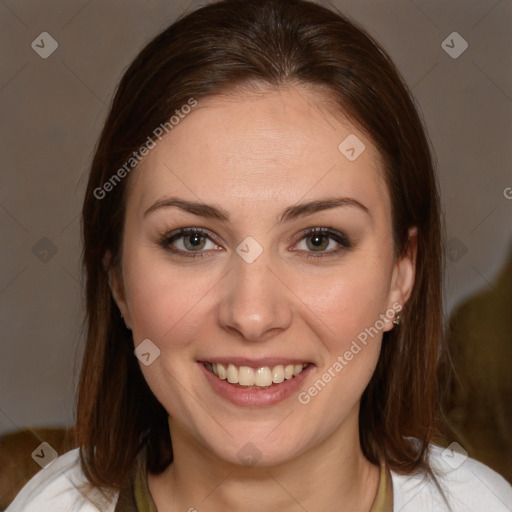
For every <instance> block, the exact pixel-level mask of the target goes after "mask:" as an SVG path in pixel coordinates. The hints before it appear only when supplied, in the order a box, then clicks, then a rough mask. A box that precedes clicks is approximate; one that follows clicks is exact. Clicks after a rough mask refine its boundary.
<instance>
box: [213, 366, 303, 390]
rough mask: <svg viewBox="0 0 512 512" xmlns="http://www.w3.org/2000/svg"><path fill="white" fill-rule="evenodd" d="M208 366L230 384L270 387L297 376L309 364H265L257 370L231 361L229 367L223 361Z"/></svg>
mask: <svg viewBox="0 0 512 512" xmlns="http://www.w3.org/2000/svg"><path fill="white" fill-rule="evenodd" d="M206 366H207V368H209V369H210V370H211V372H212V373H213V374H214V375H216V376H217V377H219V379H222V380H227V381H228V382H229V383H230V384H239V385H240V386H258V387H268V386H271V385H272V384H280V383H281V382H283V381H284V380H290V379H292V378H293V377H297V376H298V375H300V374H301V373H302V371H303V370H304V368H306V366H307V364H296V365H293V364H288V365H286V366H285V365H282V364H278V365H277V366H274V367H273V368H269V367H268V366H263V367H261V368H258V369H257V370H254V369H253V368H251V367H249V366H240V367H237V366H235V365H234V364H231V363H230V364H228V365H227V368H226V366H225V365H223V364H221V363H208V364H207V365H206Z"/></svg>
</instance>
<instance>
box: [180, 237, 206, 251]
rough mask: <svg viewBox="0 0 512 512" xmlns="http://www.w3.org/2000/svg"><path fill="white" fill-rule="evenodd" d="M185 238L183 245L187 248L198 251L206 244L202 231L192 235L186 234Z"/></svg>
mask: <svg viewBox="0 0 512 512" xmlns="http://www.w3.org/2000/svg"><path fill="white" fill-rule="evenodd" d="M182 238H183V245H184V246H185V248H186V249H187V250H190V251H196V250H201V249H203V248H204V246H205V244H206V238H205V237H204V236H203V235H201V234H200V233H194V234H191V235H185V236H183V237H182Z"/></svg>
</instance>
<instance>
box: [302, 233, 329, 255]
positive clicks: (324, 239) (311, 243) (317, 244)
mask: <svg viewBox="0 0 512 512" xmlns="http://www.w3.org/2000/svg"><path fill="white" fill-rule="evenodd" d="M306 240H307V241H306V245H307V246H308V249H311V250H312V251H323V250H324V249H326V248H327V247H328V246H329V237H328V236H326V235H324V234H320V235H318V234H315V235H310V236H308V237H307V238H306Z"/></svg>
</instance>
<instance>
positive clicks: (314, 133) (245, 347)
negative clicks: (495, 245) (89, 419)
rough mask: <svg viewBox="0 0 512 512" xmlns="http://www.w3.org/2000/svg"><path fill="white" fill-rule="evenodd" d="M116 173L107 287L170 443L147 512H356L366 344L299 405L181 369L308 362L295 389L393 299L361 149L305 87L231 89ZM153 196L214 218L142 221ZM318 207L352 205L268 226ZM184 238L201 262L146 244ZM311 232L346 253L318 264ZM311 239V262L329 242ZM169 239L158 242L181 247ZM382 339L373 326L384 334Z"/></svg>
mask: <svg viewBox="0 0 512 512" xmlns="http://www.w3.org/2000/svg"><path fill="white" fill-rule="evenodd" d="M350 134H356V136H357V137H358V138H359V139H360V140H361V141H363V142H364V144H365V147H366V149H365V150H364V151H363V153H362V154H361V155H360V156H359V157H358V158H357V159H356V160H355V161H353V162H351V161H349V160H348V159H347V158H346V157H345V156H344V155H343V154H341V152H340V151H339V150H338V145H339V144H340V142H341V141H343V140H344V139H345V138H346V137H347V136H348V135H350ZM130 180H131V181H130V187H129V194H128V198H127V210H126V219H125V228H124V242H123V257H122V266H121V268H119V269H113V270H111V278H112V279H111V282H112V285H111V286H112V292H113V295H114V298H115V300H116V302H117V304H118V306H119V308H120V310H121V313H122V314H123V316H124V318H125V321H126V324H127V326H128V327H129V328H131V329H132V331H133V338H134V343H135V346H137V345H138V344H139V343H141V342H142V340H144V339H147V338H149V339H150V340H151V341H152V342H153V343H154V344H155V345H156V346H157V347H158V348H159V349H160V356H159V357H158V358H156V359H155V361H154V362H153V363H152V364H150V365H149V366H144V365H142V364H141V369H142V371H143V373H144V376H145V378H146V380H147V382H148V384H149V386H150V387H151V389H152V391H153V392H154V394H155V395H156V397H157V398H158V399H159V401H160V402H161V403H162V404H163V406H164V407H165V408H166V410H167V411H168V412H169V414H170V420H169V427H170V433H171V438H172V440H173V447H174V462H173V463H172V464H171V465H170V466H169V467H168V468H167V469H166V470H165V471H164V472H163V473H161V474H160V475H153V474H150V475H149V476H148V483H149V488H150V491H151V494H152V496H153V499H154V501H155V503H156V505H157V507H158V510H159V511H160V512H167V511H177V510H180V511H183V510H189V509H190V508H192V507H195V508H196V509H198V510H201V512H203V511H205V512H206V511H218V510H244V509H246V508H247V506H250V509H251V510H258V511H260V510H261V511H263V510H280V511H283V512H287V511H299V510H300V511H303V510H304V509H305V510H310V511H313V510H315V511H332V510H339V508H340V504H343V508H344V510H354V511H369V510H370V508H371V506H372V503H373V501H374V499H375V496H376V492H377V487H378V481H379V468H378V467H377V466H375V465H373V464H371V463H370V462H369V461H368V460H367V459H366V458H365V457H364V456H363V453H362V451H361V448H360V444H359V433H358V428H359V425H358V411H359V404H360V398H361V395H362V393H363V391H364V389H365V387H366V385H367V384H368V382H369V381H370V378H371V376H372V374H373V371H374V369H375V366H376V363H377V360H378V357H379V353H380V345H381V339H382V333H380V334H379V335H377V336H374V337H373V338H371V341H370V342H369V343H368V344H367V345H366V346H365V347H364V348H363V349H362V350H361V351H360V352H359V353H358V354H357V355H356V356H354V358H353V359H352V360H351V361H350V362H349V363H348V364H347V365H346V366H345V367H344V369H343V371H341V372H339V373H337V374H336V376H335V377H334V378H333V379H332V380H331V381H330V382H329V384H328V385H326V386H325V388H324V389H322V391H321V392H319V393H318V394H317V395H316V396H315V397H314V398H312V399H311V401H310V402H309V403H308V404H306V405H303V404H301V403H299V401H298V400H297V394H293V395H292V396H290V397H288V398H286V399H285V400H283V401H281V402H279V403H277V404H275V405H272V406H268V407H250V406H249V407H243V406H238V405H234V404H232V403H231V402H229V401H227V400H226V399H224V398H222V397H220V396H219V395H217V394H216V393H215V392H214V391H213V390H212V388H211V386H210V384H209V383H208V382H207V380H206V379H205V377H204V375H203V374H202V373H201V371H200V370H199V367H198V364H197V362H196V361H197V360H215V356H217V357H222V356H224V357H225V356H229V355H234V356H239V357H249V358H258V357H274V356H281V357H286V356H287V357H296V358H299V359H302V360H304V361H308V362H311V363H313V364H314V368H313V370H312V372H311V373H310V374H309V376H308V377H307V380H306V381H305V382H304V385H303V386H302V387H301V391H304V390H307V389H308V388H309V387H310V386H311V385H312V384H313V383H314V382H315V381H317V379H319V378H321V376H322V374H323V373H325V372H326V371H327V369H328V368H329V367H330V366H332V364H333V362H334V361H336V359H337V357H338V356H339V355H343V354H344V353H345V352H346V351H347V350H348V349H349V348H350V345H351V343H352V341H353V340H354V339H356V338H357V336H358V334H359V333H361V332H362V331H364V329H365V328H368V327H370V326H374V325H375V323H376V321H377V320H378V319H379V318H380V317H379V315H381V314H384V313H385V312H386V311H387V310H389V309H390V308H392V306H393V304H397V303H399V304H401V305H403V304H405V302H406V301H407V298H408V297H409V294H410V291H411V287H412V285H413V280H414V257H415V249H414V247H415V244H414V233H412V235H411V250H410V251H409V252H408V254H406V255H405V256H404V257H403V258H400V259H396V258H395V256H394V251H393V242H392V236H391V205H390V199H389V193H388V190H387V187H386V184H385V182H384V180H383V171H382V163H381V159H380V155H379V153H378V151H377V150H376V148H375V147H374V145H373V144H372V142H371V140H369V138H368V137H367V136H366V135H365V134H364V133H362V132H361V131H359V130H358V129H357V128H356V127H355V126H354V125H353V124H352V123H351V122H350V121H348V119H346V118H345V117H343V116H341V115H339V114H337V113H335V111H334V110H333V109H332V107H329V106H328V103H327V102H325V101H322V100H321V95H320V94H319V92H318V91H316V94H315V96H313V90H311V89H306V88H302V87H301V88H297V87H288V88H282V89H280V90H264V91H263V92H260V93H258V94H256V93H254V92H253V93H251V92H250V91H249V92H248V91H245V92H244V93H243V94H242V93H240V92H238V93H236V92H234V93H233V94H232V95H229V96H217V97H211V98H207V99H203V100H201V101H200V103H199V106H198V107H197V108H196V109H194V110H193V111H192V112H191V113H190V114H189V115H188V116H187V117H186V118H185V119H184V120H182V121H181V122H180V124H179V125H178V126H177V127H176V128H175V129H174V130H173V131H172V132H171V133H170V134H169V135H167V136H166V138H164V139H163V140H162V142H160V143H159V144H158V145H157V147H156V148H155V149H153V150H152V151H151V152H150V154H149V155H148V156H147V157H146V158H145V160H144V162H143V163H142V164H141V166H140V167H139V168H138V169H137V171H136V173H134V174H133V175H132V176H131V177H130ZM169 197H175V198H180V199H185V200H190V201H198V202H203V203H208V204H215V205H216V206H218V207H221V208H223V209H224V210H225V211H226V212H227V213H228V214H229V217H230V219H229V221H221V220H217V219H211V218H204V217H201V216H198V215H195V214H192V213H189V212H185V211H183V210H181V209H179V208H177V207H167V208H158V209H155V210H154V211H152V212H151V213H148V214H147V215H146V216H144V212H145V211H146V210H148V209H149V208H150V207H151V206H152V205H154V204H155V203H156V202H157V201H159V200H161V199H162V198H169ZM331 197H345V198H350V199H353V200H356V201H358V202H359V203H361V204H362V205H364V207H366V208H367V210H368V211H367V212H366V211H364V210H363V209H362V208H358V207H355V206H342V207H336V208H329V209H325V210H322V211H317V212H315V213H313V214H311V215H308V216H304V217H299V218H295V219H293V220H289V221H285V222H282V223H278V222H277V218H278V216H279V215H280V214H281V213H282V212H283V211H284V210H285V209H286V208H287V207H290V206H292V205H296V204H297V203H304V202H309V201H313V200H321V199H325V198H331ZM183 227H200V228H203V229H205V230H207V231H208V232H209V233H210V234H211V235H212V239H213V241H210V240H208V238H206V239H205V241H204V245H202V246H201V248H200V250H201V251H202V252H203V255H204V257H202V258H200V257H196V258H193V257H187V256H180V255H177V254H173V253H172V252H170V251H169V250H166V249H164V248H163V247H162V246H161V245H159V243H158V241H159V239H160V238H161V237H162V236H163V235H165V234H166V233H169V232H172V231H174V230H178V229H179V228H183ZM310 227H331V228H332V229H334V230H336V231H339V232H342V233H345V234H346V235H347V236H348V237H349V239H350V240H351V241H352V246H351V247H350V248H348V249H347V248H342V250H341V252H339V253H337V254H334V253H332V252H331V254H330V255H325V256H324V257H316V258H313V257H312V258H307V257H306V256H307V254H313V256H314V255H315V254H318V252H315V246H312V244H311V239H312V238H313V237H312V236H310V237H309V238H304V230H305V229H307V228H310ZM249 236H250V237H253V238H254V239H255V240H256V241H257V242H258V243H259V244H260V246H261V247H262V249H263V252H262V254H261V255H260V256H259V257H258V258H257V259H256V260H255V261H254V262H252V263H247V262H246V261H244V259H242V258H241V257H240V256H239V255H238V254H237V252H236V248H237V246H238V245H239V244H240V243H241V242H242V240H244V239H245V238H246V237H249ZM189 240H190V238H189ZM321 240H322V242H323V244H324V245H323V246H322V247H323V249H322V250H323V251H324V254H326V253H329V252H330V251H333V250H335V249H337V248H340V244H338V243H337V242H336V241H335V240H334V239H331V238H328V237H327V238H325V239H321ZM184 241H185V240H184V237H182V238H179V239H177V240H175V241H174V242H173V246H174V247H175V248H176V249H181V250H182V251H186V250H187V247H188V250H189V254H190V252H191V249H190V245H188V246H185V245H184ZM308 241H309V244H308ZM327 244H328V245H327ZM192 251H193V249H192ZM317 251H318V249H317ZM196 254H197V253H196ZM392 328H393V324H392V318H388V317H386V319H385V322H384V326H383V330H384V331H386V330H390V329H392ZM248 442H251V443H252V444H253V445H255V446H256V447H257V449H258V452H259V453H260V457H261V458H260V459H259V461H258V463H257V464H256V465H255V466H253V467H246V466H244V465H243V464H242V463H241V461H240V460H239V458H238V456H237V452H238V450H240V449H241V448H242V447H243V446H244V445H246V443H248ZM314 482H316V484H313V483H314Z"/></svg>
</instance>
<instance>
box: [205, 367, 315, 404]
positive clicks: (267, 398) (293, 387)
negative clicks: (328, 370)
mask: <svg viewBox="0 0 512 512" xmlns="http://www.w3.org/2000/svg"><path fill="white" fill-rule="evenodd" d="M198 364H199V368H200V369H201V371H202V372H203V374H204V375H205V377H206V380H207V381H208V382H209V383H210V385H211V387H212V388H213V390H214V391H215V392H216V393H217V394H218V395H220V396H221V397H223V398H225V399H227V400H229V401H230V402H232V403H233V404H235V405H241V406H245V407H265V406H268V405H274V404H277V403H278V402H281V401H282V400H284V399H286V398H288V397H289V396H290V395H293V394H294V393H296V392H298V390H299V388H300V387H301V385H302V383H303V381H304V379H305V378H306V377H307V375H308V374H309V372H310V371H311V370H312V369H313V365H312V364H310V365H309V366H308V367H307V368H305V369H304V370H302V372H301V373H300V374H299V375H298V376H297V377H293V378H291V379H289V380H285V381H283V382H281V383H280V384H277V385H273V386H270V387H269V388H262V389H244V388H239V387H236V386H232V385H231V384H230V383H229V382H228V381H227V380H223V379H219V378H218V377H217V376H216V375H214V374H213V373H212V372H211V371H210V370H208V368H206V366H205V365H204V364H203V363H201V362H199V363H198Z"/></svg>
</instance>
